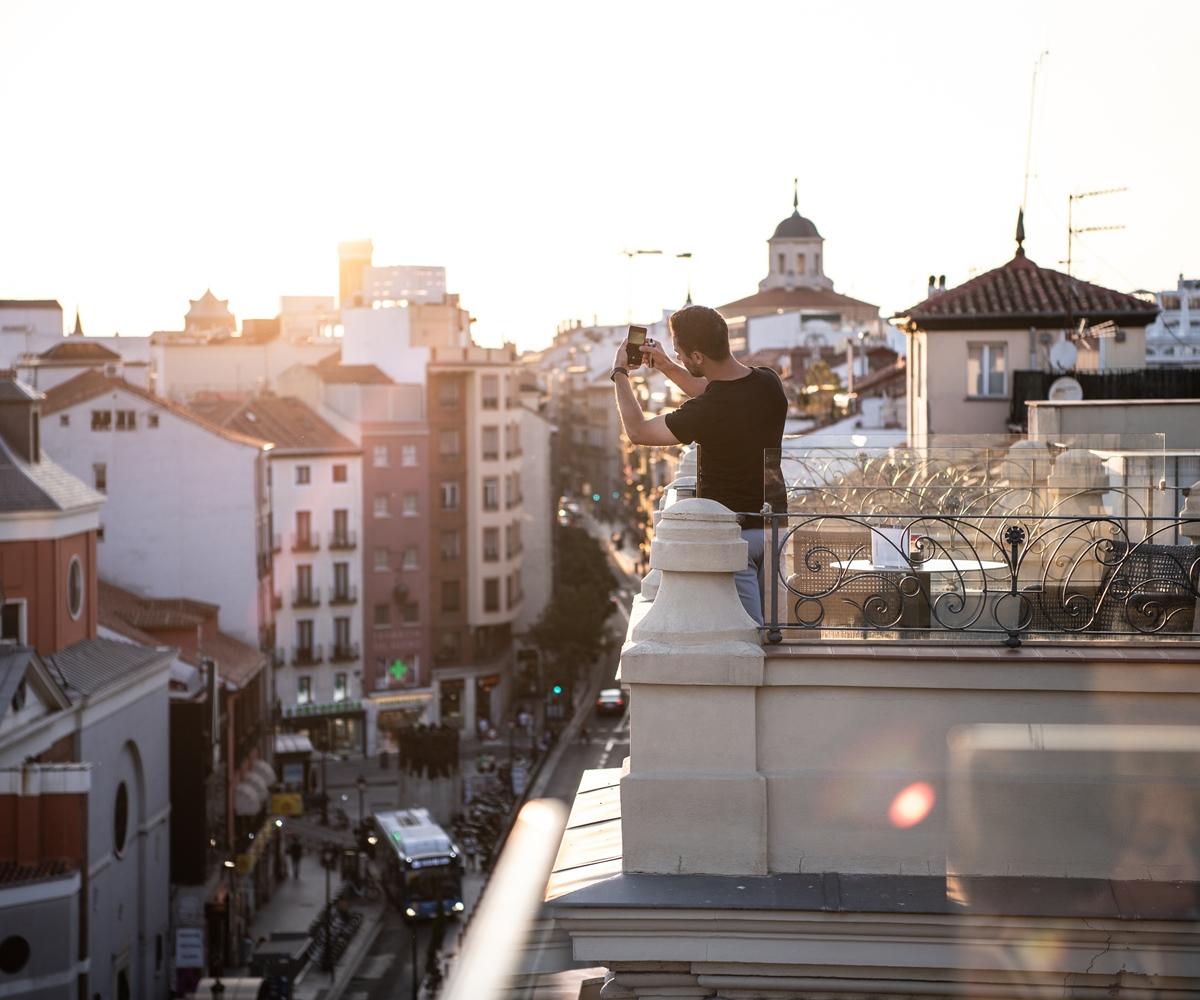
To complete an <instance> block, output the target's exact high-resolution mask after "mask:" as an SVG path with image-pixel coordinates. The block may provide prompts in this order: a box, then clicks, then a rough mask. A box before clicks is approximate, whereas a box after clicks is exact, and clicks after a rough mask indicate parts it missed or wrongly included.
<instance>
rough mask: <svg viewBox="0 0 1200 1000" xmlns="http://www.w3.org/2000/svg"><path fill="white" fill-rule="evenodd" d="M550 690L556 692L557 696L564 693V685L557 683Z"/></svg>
mask: <svg viewBox="0 0 1200 1000" xmlns="http://www.w3.org/2000/svg"><path fill="white" fill-rule="evenodd" d="M550 690H551V691H552V692H553V693H554V695H555V697H557V696H558V695H560V694H562V685H561V684H555V685H554V687H552V688H551V689H550Z"/></svg>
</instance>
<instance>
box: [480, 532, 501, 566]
mask: <svg viewBox="0 0 1200 1000" xmlns="http://www.w3.org/2000/svg"><path fill="white" fill-rule="evenodd" d="M499 559H500V529H499V528H484V529H483V561H484V562H497V561H499Z"/></svg>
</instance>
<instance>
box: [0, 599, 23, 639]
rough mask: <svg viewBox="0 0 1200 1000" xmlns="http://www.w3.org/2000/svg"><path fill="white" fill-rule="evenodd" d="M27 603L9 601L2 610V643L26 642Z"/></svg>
mask: <svg viewBox="0 0 1200 1000" xmlns="http://www.w3.org/2000/svg"><path fill="white" fill-rule="evenodd" d="M24 626H25V602H24V601H8V602H7V603H6V604H5V605H4V606H3V607H2V608H0V642H20V643H23V642H24V641H25V627H24Z"/></svg>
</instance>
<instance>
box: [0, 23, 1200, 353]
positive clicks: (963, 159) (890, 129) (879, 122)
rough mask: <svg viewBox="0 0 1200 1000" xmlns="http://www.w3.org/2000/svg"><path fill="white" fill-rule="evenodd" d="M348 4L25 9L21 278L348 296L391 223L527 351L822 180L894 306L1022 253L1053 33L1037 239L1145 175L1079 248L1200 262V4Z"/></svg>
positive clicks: (18, 164)
mask: <svg viewBox="0 0 1200 1000" xmlns="http://www.w3.org/2000/svg"><path fill="white" fill-rule="evenodd" d="M322 10H323V8H320V7H316V6H312V7H303V6H302V7H299V8H292V7H289V8H288V19H287V20H282V19H279V18H278V17H274V18H273V17H272V14H273V11H272V10H271V9H266V8H256V9H254V10H251V11H245V10H241V9H239V8H236V7H233V6H228V5H227V6H222V5H217V6H216V7H214V8H211V9H209V8H206V11H205V14H206V16H204V17H200V16H196V17H184V16H181V15H179V14H178V13H175V12H172V11H168V10H166V9H159V8H157V7H154V6H150V5H137V4H130V5H124V6H123V7H122V11H123V12H125V16H124V17H123V18H122V19H120V20H118V19H117V18H115V17H114V16H113V15H112V14H111V9H107V8H106V9H100V8H91V7H89V6H87V5H83V4H61V5H56V6H55V7H54V8H53V10H50V9H46V8H44V7H43V6H42V5H37V4H32V3H15V4H8V5H6V6H5V8H4V9H3V11H2V12H0V97H3V98H4V99H5V103H6V105H8V106H9V109H10V116H11V118H10V125H9V127H10V129H11V131H10V135H12V136H20V137H22V138H21V140H20V142H18V143H10V144H9V148H8V155H6V157H5V158H4V161H3V166H0V171H2V172H3V173H2V176H3V188H4V190H5V191H6V192H7V193H8V195H9V198H8V201H9V204H8V205H7V206H6V217H7V218H6V227H5V238H4V239H3V240H0V273H3V274H4V275H5V276H6V278H5V288H4V292H3V294H4V295H5V297H10V298H57V299H58V300H59V301H60V302H61V303H62V304H63V307H64V313H65V314H66V316H67V317H68V321H67V322H68V326H69V323H70V319H69V317H70V316H71V314H72V313H73V312H74V310H75V308H76V307H78V308H80V309H81V311H82V315H83V322H84V328H85V329H86V330H87V331H88V332H89V333H95V334H111V333H113V332H115V331H118V330H119V331H120V332H121V333H123V334H127V335H144V334H148V333H150V332H151V331H153V330H156V329H176V328H179V327H180V326H181V323H182V317H183V314H184V312H185V311H186V309H187V300H188V299H189V298H196V297H198V296H199V295H200V294H201V293H202V292H203V291H204V289H205V288H206V287H211V288H212V289H213V290H214V291H215V292H216V294H217V295H218V296H219V297H220V298H223V299H229V300H230V308H231V309H232V310H233V311H234V313H235V314H236V315H237V317H238V319H239V321H240V320H244V319H246V318H251V317H257V316H269V315H274V313H275V312H276V310H277V307H278V300H279V297H280V296H281V295H295V294H334V293H335V292H336V280H337V269H336V261H337V258H336V251H337V243H338V241H340V240H346V239H353V238H360V237H369V238H371V239H372V240H373V241H374V243H375V247H376V253H375V260H376V263H378V264H435V265H442V266H445V267H446V269H447V282H448V288H449V289H450V290H452V291H455V292H458V293H460V294H461V295H462V296H463V301H464V304H465V305H466V306H467V307H468V308H469V309H470V310H471V314H472V315H473V316H474V317H476V318H477V320H478V322H477V324H476V328H475V329H476V336H477V338H478V339H479V340H480V342H482V343H487V344H494V343H498V342H499V341H500V340H502V339H508V340H512V341H515V342H516V343H517V344H518V346H520V347H523V348H531V347H537V346H540V345H543V344H545V343H546V342H548V341H549V339H550V337H551V336H552V335H553V332H554V329H555V327H556V326H557V325H558V324H559V323H560V322H562V321H564V320H569V319H581V320H583V321H584V322H591V321H592V319H593V317H595V318H596V319H598V320H599V321H600V322H610V323H619V322H623V321H624V320H625V318H626V316H627V314H628V313H629V312H630V311H632V312H633V314H634V315H635V316H637V317H639V318H648V317H652V316H654V315H655V314H656V313H657V310H658V309H659V308H669V307H671V306H673V305H678V304H680V303H681V302H682V300H683V297H684V295H685V294H686V288H687V282H688V278H689V272H690V279H691V284H692V291H693V294H694V297H695V298H696V299H697V300H698V301H704V302H708V303H711V304H720V303H721V302H726V301H730V300H733V299H736V298H739V297H741V296H743V295H745V294H748V293H749V292H750V291H752V290H753V288H754V287H755V284H756V282H757V281H758V280H759V279H760V278H761V277H762V275H763V274H764V273H765V272H766V256H765V254H766V245H765V243H766V239H767V237H768V236H769V235H770V233H771V231H772V230H773V228H774V226H775V225H776V223H777V222H778V221H779V220H780V219H781V218H783V217H784V216H785V215H787V214H788V213H789V212H790V210H791V194H792V178H793V177H799V201H800V211H801V213H802V214H804V215H806V216H808V217H810V218H812V219H813V221H814V222H815V223H816V224H817V226H818V228H819V229H820V231H821V233H822V235H823V236H825V237H826V241H827V242H826V244H825V261H826V270H827V273H828V274H829V275H830V276H831V277H832V278H833V279H834V281H835V283H836V287H837V289H838V291H841V292H844V293H846V294H850V295H853V296H855V297H858V298H862V299H866V300H868V301H871V302H874V303H877V304H878V305H879V306H880V307H881V309H882V311H883V313H884V315H889V314H891V313H892V312H895V311H897V310H900V309H903V308H905V307H907V306H909V305H911V304H913V303H915V302H916V301H918V300H919V299H921V298H923V297H924V290H925V278H926V276H927V275H928V274H930V273H936V274H946V276H947V283H948V284H950V285H954V284H957V283H959V282H961V281H963V280H965V279H967V278H968V277H970V276H971V275H972V274H973V273H978V272H980V271H983V270H986V269H989V268H991V267H995V266H998V265H999V264H1001V263H1003V262H1004V261H1005V260H1007V259H1008V258H1009V256H1010V255H1011V252H1012V249H1013V245H1014V244H1013V242H1012V234H1013V230H1014V228H1015V221H1016V213H1017V208H1018V207H1019V205H1020V204H1021V201H1022V192H1023V189H1024V186H1025V177H1024V175H1025V161H1026V141H1027V133H1028V131H1029V127H1030V105H1031V101H1030V84H1031V75H1032V72H1033V68H1034V65H1035V62H1037V60H1038V57H1039V54H1040V53H1041V52H1043V51H1048V52H1049V55H1047V56H1045V57H1044V58H1043V59H1042V62H1041V67H1040V71H1039V82H1038V89H1037V93H1036V96H1035V99H1034V101H1033V112H1034V113H1033V119H1032V120H1033V129H1032V133H1033V141H1032V155H1031V159H1030V165H1031V166H1030V172H1031V177H1030V180H1029V188H1028V198H1027V201H1026V233H1027V240H1026V248H1027V251H1028V253H1029V255H1030V256H1031V257H1032V258H1033V259H1035V260H1037V261H1038V262H1039V263H1040V264H1042V265H1044V266H1050V267H1061V265H1060V263H1059V262H1060V261H1061V260H1062V259H1063V258H1064V257H1065V256H1066V226H1067V222H1066V210H1067V196H1068V195H1069V194H1072V193H1079V192H1083V191H1090V190H1094V189H1101V188H1111V187H1127V188H1128V189H1129V190H1128V191H1127V192H1126V193H1122V194H1117V195H1113V196H1111V197H1108V198H1104V199H1095V200H1092V201H1088V202H1084V203H1082V204H1080V205H1077V208H1076V216H1075V225H1076V226H1081V227H1091V226H1109V225H1121V226H1124V227H1125V228H1124V230H1122V231H1117V232H1095V233H1089V234H1085V235H1083V236H1081V237H1080V238H1078V239H1077V240H1076V243H1075V267H1074V270H1075V273H1076V274H1078V275H1079V276H1081V277H1084V278H1088V279H1090V280H1095V281H1098V282H1100V283H1102V284H1105V285H1107V286H1110V287H1114V288H1120V289H1124V290H1132V289H1135V288H1151V289H1154V288H1162V287H1169V286H1173V285H1174V282H1175V278H1176V276H1177V274H1178V273H1179V272H1184V273H1187V274H1192V273H1195V271H1196V268H1197V263H1198V262H1197V261H1196V259H1195V253H1194V250H1191V247H1192V245H1193V244H1194V241H1192V240H1190V239H1189V237H1190V236H1191V234H1192V232H1193V231H1194V230H1195V229H1196V227H1197V225H1200V199H1198V198H1197V197H1196V195H1195V191H1194V185H1190V184H1189V180H1190V169H1189V166H1190V163H1191V162H1192V161H1193V160H1194V159H1195V153H1196V148H1197V140H1196V139H1195V137H1194V135H1193V134H1192V130H1190V129H1189V127H1188V122H1187V120H1186V118H1185V117H1183V112H1184V109H1185V102H1186V96H1187V94H1188V93H1189V92H1194V89H1195V72H1194V70H1189V69H1188V63H1187V59H1188V46H1189V40H1190V39H1191V38H1193V37H1195V30H1194V29H1195V28H1196V27H1200V11H1198V10H1197V9H1196V8H1195V7H1192V6H1189V5H1185V4H1182V3H1158V4H1150V5H1146V6H1144V7H1143V8H1142V9H1140V10H1139V11H1138V12H1137V13H1136V14H1132V13H1130V12H1129V11H1128V9H1127V8H1125V7H1123V6H1118V5H1117V4H1091V5H1087V6H1086V8H1085V7H1084V6H1083V5H1079V4H1068V3H1059V4H1050V5H1034V4H1017V5H1008V6H1006V7H1004V8H1003V9H1002V10H1001V9H1000V8H998V7H996V8H989V9H987V11H986V12H984V11H983V10H981V9H979V8H976V9H975V10H973V11H972V13H971V14H970V15H964V14H963V13H962V11H961V9H960V8H958V7H956V6H954V5H949V4H918V5H907V6H906V7H904V8H903V9H899V8H894V7H890V6H884V5H874V4H864V5H858V6H855V7H853V8H850V9H846V8H840V7H839V8H835V7H832V6H828V5H817V4H805V5H801V6H795V5H782V4H760V5H755V6H752V7H750V8H745V9H743V12H742V13H741V14H740V15H739V18H738V19H737V20H732V21H731V20H728V19H722V18H720V16H719V15H718V13H717V12H716V11H715V10H707V9H701V10H695V9H693V8H692V7H690V6H688V7H685V6H681V5H670V4H664V5H658V6H655V7H654V8H653V9H650V10H642V9H639V8H635V7H633V6H632V5H617V6H615V7H609V8H606V10H605V13H604V14H603V15H599V14H597V15H593V16H588V15H581V14H578V13H572V14H571V15H566V14H563V13H562V12H561V11H560V10H557V9H555V8H549V7H539V6H526V7H522V8H521V9H520V10H519V11H518V12H517V15H513V13H512V12H511V11H498V10H493V9H491V8H487V7H484V6H475V5H471V4H455V5H446V6H441V7H438V8H437V9H436V10H433V9H426V10H419V11H418V10H410V11H398V10H396V9H393V8H389V7H385V6H383V5H378V4H350V5H343V6H340V7H339V8H338V13H337V17H336V18H328V17H322V16H320V13H319V12H321V11H322ZM1084 10H1086V13H1087V18H1086V23H1080V21H1081V19H1080V18H1079V17H1078V16H1077V15H1078V13H1079V12H1081V11H1084ZM64 13H66V15H67V16H66V17H64V16H63V15H64ZM134 19H136V24H137V26H138V30H136V31H133V30H130V24H131V23H134ZM62 25H66V30H63V29H62V27H61V26H62ZM414 39H415V40H417V41H418V42H419V44H414ZM64 67H65V69H64ZM59 151H62V152H61V153H60V152H59ZM636 248H653V249H661V250H663V251H664V254H663V256H662V257H661V258H637V259H634V260H632V261H630V260H629V259H628V258H626V257H624V256H623V255H622V253H621V251H622V250H625V249H636ZM683 252H689V253H692V254H693V255H694V256H693V258H692V259H691V266H690V269H689V268H688V267H686V266H685V264H684V263H683V262H682V261H679V260H677V259H675V258H674V256H673V255H674V254H678V253H683ZM1189 252H1190V255H1189Z"/></svg>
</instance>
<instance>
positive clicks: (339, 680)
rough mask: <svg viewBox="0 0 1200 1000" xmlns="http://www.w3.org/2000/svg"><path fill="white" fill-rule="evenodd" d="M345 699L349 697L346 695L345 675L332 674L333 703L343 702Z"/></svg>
mask: <svg viewBox="0 0 1200 1000" xmlns="http://www.w3.org/2000/svg"><path fill="white" fill-rule="evenodd" d="M347 697H349V696H348V695H347V693H346V675H345V674H334V675H333V700H334V701H345V700H346V698H347Z"/></svg>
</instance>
